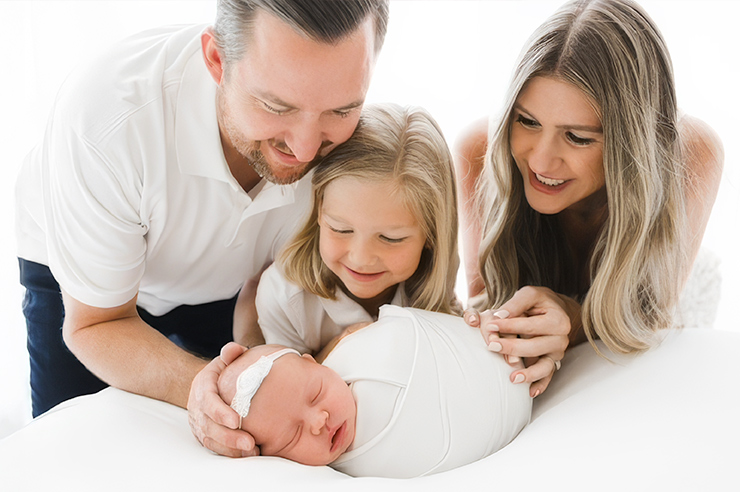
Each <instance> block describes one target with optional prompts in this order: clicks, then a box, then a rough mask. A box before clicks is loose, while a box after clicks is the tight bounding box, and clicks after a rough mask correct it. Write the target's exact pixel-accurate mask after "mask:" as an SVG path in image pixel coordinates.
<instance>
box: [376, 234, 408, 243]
mask: <svg viewBox="0 0 740 492" xmlns="http://www.w3.org/2000/svg"><path fill="white" fill-rule="evenodd" d="M380 239H381V240H382V241H385V242H386V243H390V244H398V243H402V242H403V241H404V240H406V239H407V238H406V237H399V238H393V237H388V236H386V235H383V234H381V235H380Z"/></svg>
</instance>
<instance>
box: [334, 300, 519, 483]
mask: <svg viewBox="0 0 740 492" xmlns="http://www.w3.org/2000/svg"><path fill="white" fill-rule="evenodd" d="M324 364H325V365H326V366H328V367H330V368H332V369H334V370H335V371H337V373H339V375H340V376H341V377H342V378H343V379H344V380H345V381H347V382H348V383H350V386H351V388H352V393H353V395H354V397H355V401H356V402H357V424H356V428H357V432H356V436H355V440H354V442H353V444H352V446H351V447H350V448H349V450H348V451H347V452H346V453H344V454H343V455H342V456H340V457H339V459H337V460H336V461H335V462H334V463H332V464H331V466H332V467H334V468H336V469H337V470H339V471H341V472H344V473H346V474H348V475H352V476H376V477H389V478H411V477H417V476H421V475H430V474H433V473H439V472H442V471H445V470H449V469H452V468H456V467H458V466H462V465H465V464H468V463H472V462H474V461H477V460H479V459H481V458H484V457H486V456H489V455H490V454H493V453H495V452H496V451H497V450H499V449H501V448H502V447H504V446H505V445H506V444H508V443H509V442H511V440H512V439H514V437H516V435H517V434H518V433H519V431H521V430H522V428H524V426H525V425H526V424H527V423H528V422H529V418H530V414H531V410H532V399H531V398H530V397H529V387H528V385H526V384H519V385H515V384H512V383H511V382H510V381H509V374H510V373H511V372H512V368H511V367H510V366H509V365H508V364H507V363H506V362H505V361H504V360H503V357H501V356H500V355H498V354H494V353H492V352H489V351H488V350H487V348H486V346H485V343H484V342H483V338H482V337H481V335H480V332H479V331H478V330H477V329H473V328H470V327H469V326H467V325H466V324H465V322H464V321H463V320H462V318H459V317H456V316H451V315H446V314H441V313H432V312H429V311H422V310H419V309H413V308H401V307H397V306H391V305H386V306H383V307H382V308H381V310H380V317H379V319H378V321H377V322H376V323H374V324H373V325H371V326H369V327H367V328H365V329H363V330H360V331H358V332H356V333H354V334H352V335H351V336H348V337H347V338H345V339H344V340H342V341H341V342H340V343H339V344H338V345H337V347H336V348H335V349H334V350H333V351H332V352H331V354H329V357H327V359H326V360H325V361H324Z"/></svg>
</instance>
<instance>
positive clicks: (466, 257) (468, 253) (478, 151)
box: [454, 119, 488, 297]
mask: <svg viewBox="0 0 740 492" xmlns="http://www.w3.org/2000/svg"><path fill="white" fill-rule="evenodd" d="M487 145H488V120H487V119H481V120H478V121H476V122H475V123H473V124H472V125H471V126H470V127H468V128H467V129H466V130H464V131H463V134H462V136H461V137H460V139H459V141H458V142H457V144H456V145H455V149H454V160H455V174H456V176H457V190H458V202H459V203H458V210H459V214H460V230H461V231H462V255H463V266H464V268H465V276H466V278H467V282H468V296H470V297H473V296H475V295H478V294H480V293H481V292H482V291H483V288H484V285H483V279H482V278H481V276H480V270H479V268H478V249H479V248H480V243H481V235H482V231H483V223H482V220H481V217H482V213H481V212H482V211H481V210H479V204H478V203H477V202H476V199H475V191H476V188H477V186H478V180H479V178H480V176H481V173H482V172H483V166H484V164H485V155H486V147H487Z"/></svg>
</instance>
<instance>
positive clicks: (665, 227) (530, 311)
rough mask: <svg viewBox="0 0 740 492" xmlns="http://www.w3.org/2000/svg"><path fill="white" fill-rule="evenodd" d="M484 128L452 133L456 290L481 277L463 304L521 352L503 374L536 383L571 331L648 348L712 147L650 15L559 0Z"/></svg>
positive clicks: (604, 3)
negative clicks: (457, 187)
mask: <svg viewBox="0 0 740 492" xmlns="http://www.w3.org/2000/svg"><path fill="white" fill-rule="evenodd" d="M484 126H485V125H484ZM487 133H488V132H487V130H486V129H485V128H479V129H478V130H477V131H474V132H473V133H471V135H470V136H468V137H467V138H466V139H465V141H464V142H463V145H462V149H461V152H460V159H459V161H458V165H459V167H458V173H459V176H460V177H461V178H462V183H461V196H462V199H463V201H462V203H463V204H464V205H463V207H461V208H462V209H463V210H464V213H463V217H464V219H463V221H464V224H465V225H464V229H465V238H464V239H465V240H466V253H468V254H467V255H466V271H467V273H468V280H469V286H470V293H471V295H474V294H478V293H479V292H480V291H481V289H483V287H485V290H484V294H485V295H484V296H483V297H484V299H483V302H482V303H481V305H480V306H478V307H482V308H496V309H499V311H498V312H497V313H492V312H491V311H486V312H484V313H480V315H479V314H477V313H473V314H472V315H471V316H468V319H469V320H470V321H471V324H472V325H474V326H480V327H481V329H482V331H483V333H484V337H488V336H490V335H491V334H494V338H495V339H492V340H491V345H490V348H491V350H493V351H496V352H499V353H502V354H507V355H513V356H516V357H531V358H532V359H531V360H530V363H529V367H528V368H527V369H525V370H522V371H515V372H514V373H512V375H511V378H512V381H514V382H518V383H525V382H526V383H530V382H531V383H533V384H532V385H531V387H530V390H531V392H532V396H537V395H538V394H539V393H541V392H542V391H544V389H545V388H546V387H547V385H548V383H549V381H550V378H551V377H552V374H553V372H554V371H555V370H556V369H557V368H558V367H559V366H560V359H562V358H563V356H564V352H565V349H566V347H567V346H568V344H569V343H570V344H574V343H578V341H580V340H583V339H585V338H586V337H587V338H588V339H589V340H591V341H593V340H594V339H596V338H599V339H601V340H602V341H603V342H604V343H605V344H606V346H607V347H608V348H609V349H611V350H613V351H615V352H622V353H632V352H639V351H643V350H646V349H647V348H649V347H651V346H652V345H653V344H654V343H656V341H657V340H659V337H658V336H657V335H658V334H659V333H660V331H661V329H663V328H667V327H670V326H671V323H672V315H673V311H674V309H675V307H676V303H677V301H678V296H679V294H680V291H681V287H682V285H683V283H684V281H685V280H686V277H687V275H688V273H689V271H690V268H691V264H692V262H693V259H694V258H695V256H696V253H697V251H698V249H699V245H700V243H701V238H702V235H703V233H704V228H705V227H706V224H707V220H708V218H709V213H710V211H711V209H712V205H713V203H714V199H715V197H716V194H717V188H718V186H719V178H720V176H721V171H722V160H723V157H722V155H723V153H722V146H721V143H720V142H719V141H718V140H717V138H716V137H715V135H714V132H713V131H712V130H711V129H710V128H708V127H707V126H706V125H705V124H703V123H702V122H701V121H699V120H696V119H695V118H691V117H688V116H685V115H683V116H682V115H680V114H679V112H678V109H677V102H676V94H675V88H674V81H673V72H672V68H671V60H670V56H669V54H668V49H667V46H666V44H665V42H664V40H663V38H662V36H661V34H660V31H659V30H658V28H657V26H656V25H655V24H654V23H653V21H652V20H651V19H650V17H649V16H648V15H647V13H645V12H644V11H643V10H642V8H641V7H640V6H639V5H637V4H636V3H634V2H632V1H630V0H576V1H572V2H569V3H568V4H566V5H565V6H563V8H562V9H561V10H559V11H558V12H557V13H556V14H554V15H553V16H552V17H551V18H550V19H548V20H547V21H545V23H544V24H542V26H541V27H540V28H539V29H538V30H537V31H536V32H535V33H534V35H533V36H532V37H531V38H530V41H529V43H528V45H527V47H526V48H525V50H524V52H523V54H522V56H521V59H520V61H519V63H518V65H517V68H516V71H515V73H514V77H513V80H512V84H511V87H510V90H509V94H508V98H507V101H506V106H505V112H504V114H503V117H502V118H501V119H500V120H497V121H495V122H493V124H492V125H491V128H490V133H488V135H487ZM487 144H488V146H487ZM486 146H487V147H488V150H487V152H486ZM484 152H485V159H484V158H483V153H484ZM482 168H485V170H482ZM481 172H483V173H484V176H485V178H486V179H484V180H483V182H482V183H481V186H480V188H479V191H480V192H481V195H480V197H479V198H481V200H476V199H475V196H474V193H475V188H476V186H478V184H479V183H478V179H477V178H478V176H479V175H480V174H481ZM478 251H479V255H477V254H475V253H476V252H478ZM476 258H477V260H478V261H476ZM505 318H508V319H505ZM499 334H507V335H522V337H521V338H506V337H499Z"/></svg>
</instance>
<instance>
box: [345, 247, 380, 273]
mask: <svg viewBox="0 0 740 492" xmlns="http://www.w3.org/2000/svg"><path fill="white" fill-rule="evenodd" d="M351 247H352V250H351V251H350V259H351V260H352V263H353V266H354V267H356V268H358V269H361V268H363V267H369V266H372V265H374V264H375V260H376V255H375V251H374V250H373V248H372V247H371V246H370V245H368V244H367V242H366V241H364V240H357V241H354V242H353V244H352V246H351ZM361 273H368V272H361Z"/></svg>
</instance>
